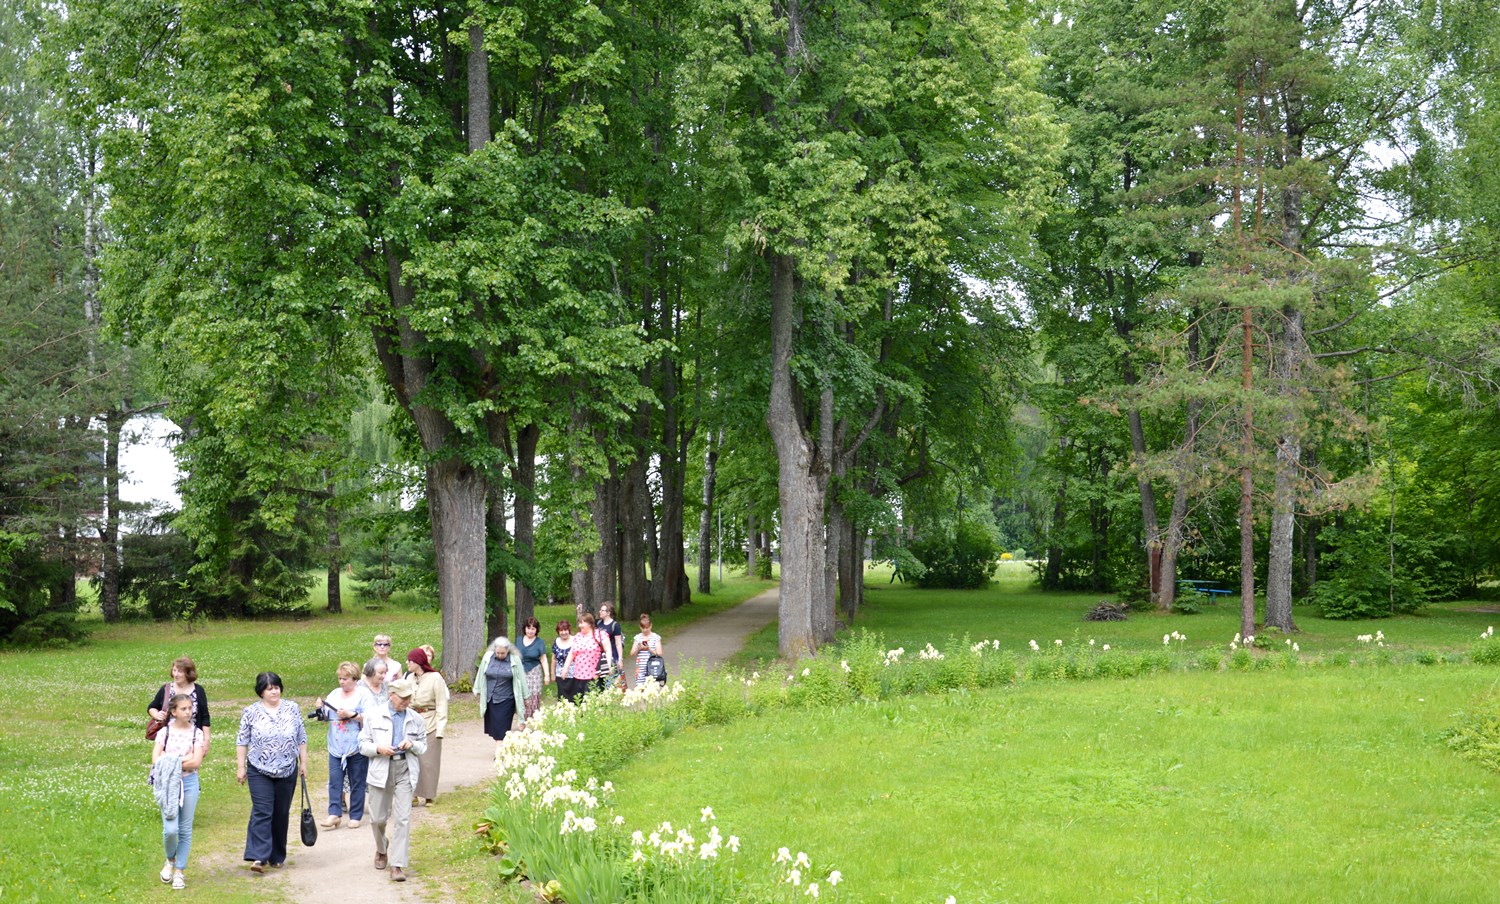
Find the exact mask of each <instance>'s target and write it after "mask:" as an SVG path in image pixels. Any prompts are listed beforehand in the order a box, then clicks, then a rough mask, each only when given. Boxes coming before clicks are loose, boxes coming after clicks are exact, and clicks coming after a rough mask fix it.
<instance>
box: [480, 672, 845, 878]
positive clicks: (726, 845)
mask: <svg viewBox="0 0 1500 904" xmlns="http://www.w3.org/2000/svg"><path fill="white" fill-rule="evenodd" d="M740 681H741V679H739V678H738V677H737V676H733V677H731V678H726V679H720V678H717V677H716V678H708V677H706V676H701V675H698V676H694V680H693V682H692V684H693V685H694V687H689V686H688V685H686V684H684V683H682V682H680V681H679V682H678V683H676V684H672V685H669V686H668V687H666V688H662V687H660V686H657V685H650V686H648V687H646V688H644V689H642V690H638V691H628V692H626V693H623V694H621V693H614V692H611V693H606V694H602V695H591V696H590V697H588V698H586V699H585V701H584V702H583V704H582V705H577V706H575V705H573V704H571V703H560V704H558V705H555V706H550V707H548V708H546V709H544V710H543V711H542V712H541V713H540V714H538V715H537V716H536V717H534V718H533V719H532V720H531V721H530V722H529V723H528V725H527V728H526V730H524V731H519V732H512V733H511V734H510V735H508V736H507V738H506V740H505V743H503V744H501V745H500V747H499V748H498V749H497V751H496V755H495V766H496V772H497V774H498V779H499V781H498V783H497V785H496V787H495V790H494V793H493V798H492V802H491V805H490V807H489V808H488V810H486V812H485V814H484V819H483V820H482V821H481V822H480V823H479V824H478V825H477V826H476V831H477V832H478V834H480V835H482V836H483V837H484V838H485V839H486V842H487V844H488V846H489V847H490V849H491V850H492V851H493V852H495V853H496V854H498V855H500V860H499V869H500V871H501V873H502V874H503V875H505V876H507V877H510V878H517V877H519V876H522V875H524V876H527V877H529V878H530V879H532V880H533V882H534V883H536V884H537V885H538V886H539V887H541V888H546V889H552V892H551V893H553V894H555V896H556V898H557V900H562V901H567V902H569V904H591V902H592V904H610V902H632V904H645V902H653V904H656V902H660V904H679V902H680V904H696V902H701V901H747V902H766V904H770V902H783V904H784V902H789V901H800V900H803V899H805V898H806V897H820V896H821V897H828V896H830V894H834V893H835V892H834V889H835V887H836V886H837V885H838V884H839V882H840V881H841V880H842V875H841V874H838V873H837V871H834V873H832V874H829V875H823V876H815V875H814V873H813V872H812V871H811V868H810V863H809V862H807V858H806V855H805V854H803V855H800V856H799V858H798V859H799V860H800V861H802V862H801V863H799V866H798V868H799V869H801V870H802V872H801V873H799V877H798V878H799V880H800V879H801V878H802V877H803V876H805V877H807V881H806V882H802V881H799V882H796V883H788V882H787V881H786V874H785V870H783V869H782V868H781V866H780V864H773V867H774V869H773V870H771V871H770V872H766V873H762V874H761V875H760V876H759V877H758V878H757V879H756V880H754V881H752V880H747V879H746V878H745V876H744V870H743V869H742V865H739V864H735V863H733V862H732V861H733V859H734V855H735V854H736V853H737V852H738V851H739V848H740V840H739V838H738V837H737V836H735V835H725V834H724V833H723V832H721V830H720V829H719V826H718V825H717V823H716V818H715V816H714V812H713V809H712V807H710V806H705V807H703V808H702V810H701V811H700V814H699V821H698V824H696V825H692V826H674V825H672V824H671V823H670V822H661V823H658V824H656V825H655V826H653V827H651V828H650V829H645V828H635V829H632V828H631V827H630V826H629V825H627V824H626V820H625V818H624V817H623V816H622V815H620V814H617V813H615V812H614V811H613V810H612V809H611V807H610V797H611V795H612V793H613V791H614V786H613V784H612V783H611V782H609V781H601V780H600V779H599V778H598V777H597V776H595V775H591V774H589V770H588V769H585V768H584V764H588V766H590V767H591V768H594V769H603V770H608V769H610V768H612V767H615V766H618V765H620V764H621V763H623V762H624V761H625V760H627V759H628V758H629V757H630V756H632V755H634V754H635V753H637V752H639V751H640V750H642V749H644V748H645V747H648V746H650V745H651V744H652V743H654V742H655V741H656V740H659V739H660V738H661V737H665V736H666V735H668V734H671V733H672V732H673V731H675V730H676V729H677V728H680V727H682V726H684V725H687V724H694V723H695V722H697V721H698V720H701V719H703V718H705V717H707V716H710V715H714V714H716V713H718V711H719V710H718V707H720V706H721V705H722V704H721V703H719V702H713V701H720V700H725V699H728V698H729V697H731V696H733V695H732V694H731V693H730V692H729V691H727V690H725V688H733V689H735V691H734V694H737V695H738V699H739V700H740V704H739V707H740V712H741V713H743V712H744V711H745V702H746V700H747V699H748V694H747V693H744V692H743V691H744V690H745V689H744V688H743V685H742V684H741V683H740ZM752 683H759V681H758V680H757V681H755V682H752ZM698 724H701V722H698ZM830 879H832V881H830ZM809 892H811V893H810V894H809Z"/></svg>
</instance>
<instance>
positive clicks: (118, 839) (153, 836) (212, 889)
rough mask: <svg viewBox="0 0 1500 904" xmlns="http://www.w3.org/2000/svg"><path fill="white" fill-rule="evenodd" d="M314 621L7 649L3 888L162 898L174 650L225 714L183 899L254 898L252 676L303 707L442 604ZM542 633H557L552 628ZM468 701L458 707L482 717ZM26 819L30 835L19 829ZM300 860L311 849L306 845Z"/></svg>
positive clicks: (425, 627) (667, 621) (130, 633)
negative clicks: (249, 785) (157, 772)
mask: <svg viewBox="0 0 1500 904" xmlns="http://www.w3.org/2000/svg"><path fill="white" fill-rule="evenodd" d="M769 586H771V584H770V583H769V582H763V581H749V580H746V579H744V578H739V579H735V578H732V577H731V578H730V579H729V580H728V581H726V582H725V584H724V585H723V586H719V587H717V588H716V592H715V593H714V595H713V596H710V597H699V602H697V603H694V604H693V605H692V606H689V607H686V608H684V609H682V610H679V611H677V612H673V613H669V614H666V615H663V616H660V617H659V619H658V622H657V624H658V626H659V628H661V629H662V630H663V633H664V635H665V636H667V637H670V636H671V630H672V628H673V627H674V626H677V625H681V624H684V623H686V622H688V621H691V620H693V619H695V618H702V617H703V616H705V615H709V614H712V613H714V612H717V611H721V610H722V609H724V608H727V607H728V606H730V605H733V604H734V603H736V602H740V601H743V600H744V599H747V598H748V597H750V596H752V595H754V594H755V593H758V592H760V591H761V590H764V589H765V588H767V587H769ZM322 592H323V588H322V584H321V583H319V585H318V587H317V588H316V590H315V594H317V595H315V597H314V599H315V603H314V606H315V612H316V613H317V614H315V615H314V616H313V617H311V618H308V619H304V620H301V621H257V622H244V621H228V622H212V623H207V624H203V625H200V626H197V627H195V628H193V629H192V630H187V629H186V628H184V626H182V625H178V624H166V625H160V624H150V623H130V624H122V625H109V626H107V625H104V624H103V623H102V622H97V615H95V616H92V617H93V618H94V619H95V620H96V621H95V624H94V625H93V627H94V631H93V636H92V642H91V643H90V644H89V645H88V646H87V647H84V648H82V649H78V650H56V651H34V652H33V651H5V652H0V674H3V675H5V680H4V681H3V682H0V710H3V711H4V712H7V713H9V714H11V718H12V721H11V722H9V723H8V724H7V727H6V728H5V730H4V731H0V764H3V765H0V800H3V801H4V802H5V805H4V812H5V814H6V817H7V819H6V826H7V829H8V831H6V832H5V833H4V837H3V840H0V899H3V900H5V901H6V902H11V901H43V902H52V901H68V900H90V901H136V900H142V899H144V898H146V897H148V896H151V897H154V896H156V895H159V894H161V888H160V882H159V881H158V880H157V878H156V870H157V869H158V868H159V867H160V866H161V862H160V855H159V853H158V852H159V850H160V846H161V836H160V832H161V823H160V819H159V817H158V816H157V814H156V812H155V810H154V808H153V805H152V801H151V797H150V789H149V788H147V787H146V784H145V777H146V771H147V766H148V764H149V763H150V746H149V743H148V742H147V741H146V740H145V738H144V736H143V732H144V731H145V722H146V718H145V711H146V703H147V702H148V701H149V700H150V698H151V695H152V694H153V693H154V691H155V689H156V688H158V687H160V686H161V683H162V682H163V681H164V680H166V678H167V676H168V670H169V666H170V664H171V661H172V659H173V658H175V657H177V656H180V655H184V654H186V655H190V656H192V657H193V658H194V659H195V660H196V662H197V664H198V668H199V671H200V680H201V683H202V684H203V686H204V688H205V689H206V691H207V693H208V696H209V703H210V708H211V710H212V713H213V717H214V719H213V720H214V731H215V733H214V740H213V747H212V751H211V752H210V754H209V758H208V760H207V762H205V763H204V766H203V771H202V776H203V796H202V798H201V800H200V802H199V806H198V816H197V820H196V821H195V826H194V839H193V841H194V843H193V863H192V865H191V866H190V868H189V882H190V886H189V889H188V891H187V892H186V893H185V894H177V895H175V896H174V898H175V899H181V900H185V901H194V900H205V901H206V900H213V901H215V902H216V904H235V902H239V901H252V900H256V896H255V895H254V893H253V891H252V890H251V889H250V888H248V887H247V886H246V885H245V884H244V883H243V882H242V881H240V880H239V879H238V877H237V875H236V874H235V870H236V869H237V868H238V867H239V865H240V848H241V846H242V844H243V842H244V832H245V818H246V815H247V813H248V812H249V810H248V803H247V798H246V797H245V794H244V790H243V789H242V788H240V787H239V786H238V785H237V784H235V781H234V731H235V729H236V727H237V726H238V720H239V711H240V709H242V708H243V707H244V705H245V704H247V703H249V702H250V701H251V700H253V696H254V693H253V689H254V683H255V675H256V673H257V672H259V671H261V670H263V669H271V670H274V671H276V672H277V673H279V674H280V675H281V677H282V680H283V681H284V682H285V686H286V691H287V694H288V696H289V697H290V698H291V699H295V700H297V701H299V702H300V703H301V704H302V705H303V706H304V708H305V707H306V706H307V705H308V704H310V703H311V701H312V700H313V698H314V697H316V696H318V695H320V694H324V693H327V692H328V691H329V690H330V689H332V688H333V687H334V686H335V684H336V681H335V678H334V671H335V669H336V668H337V666H338V663H339V661H340V660H342V659H351V660H355V661H358V662H363V660H364V658H366V657H368V656H369V655H370V640H371V638H372V637H373V636H374V635H375V634H376V633H377V632H382V631H383V632H386V633H389V634H391V635H392V636H393V637H394V639H395V642H396V645H397V647H398V651H397V652H398V655H399V654H401V653H404V652H405V651H406V650H407V649H410V648H411V647H413V646H416V645H417V644H419V643H424V642H427V643H432V644H433V645H434V646H440V645H441V644H440V641H441V632H440V630H439V628H440V624H439V619H438V616H437V614H436V613H435V612H409V611H402V610H399V609H386V610H383V611H379V612H371V611H368V610H366V609H365V608H364V607H362V606H360V605H358V604H355V603H352V602H351V601H352V597H351V596H349V595H346V596H345V601H346V602H345V612H344V614H342V615H328V614H326V613H324V612H322V611H321V608H320V606H321V598H320V595H321V594H322ZM538 617H539V618H540V619H541V620H542V622H543V623H544V625H549V624H551V623H555V622H556V621H557V620H558V619H559V618H562V617H568V618H572V607H562V606H556V607H543V608H542V611H541V612H540V613H539V614H538ZM544 636H546V637H548V638H551V637H552V632H551V630H550V628H549V629H547V630H545V631H544ZM476 712H477V710H474V709H473V707H472V706H469V708H468V710H467V711H465V710H463V709H460V710H459V711H458V712H457V713H455V715H454V718H475V717H476ZM309 738H310V748H311V749H312V751H313V756H312V761H313V780H314V781H317V780H318V776H319V775H322V774H324V773H323V772H322V770H323V768H324V767H323V766H322V765H321V764H322V763H323V761H324V757H323V756H322V750H323V745H324V743H325V738H326V734H325V733H324V732H323V731H321V730H318V729H316V728H314V729H311V730H309ZM18 829H21V830H18ZM293 854H294V859H295V857H296V856H315V855H314V854H310V853H309V854H302V853H301V852H300V848H298V846H297V845H296V844H295V842H294V844H293Z"/></svg>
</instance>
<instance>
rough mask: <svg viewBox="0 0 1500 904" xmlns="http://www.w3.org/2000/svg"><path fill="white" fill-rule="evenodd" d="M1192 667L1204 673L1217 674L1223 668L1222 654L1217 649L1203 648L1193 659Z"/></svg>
mask: <svg viewBox="0 0 1500 904" xmlns="http://www.w3.org/2000/svg"><path fill="white" fill-rule="evenodd" d="M1193 665H1194V667H1196V668H1199V669H1202V670H1203V671H1205V672H1217V671H1218V670H1219V669H1221V668H1223V666H1224V654H1223V653H1221V652H1220V651H1219V648H1218V647H1204V648H1203V649H1201V650H1199V651H1198V655H1197V656H1195V657H1193Z"/></svg>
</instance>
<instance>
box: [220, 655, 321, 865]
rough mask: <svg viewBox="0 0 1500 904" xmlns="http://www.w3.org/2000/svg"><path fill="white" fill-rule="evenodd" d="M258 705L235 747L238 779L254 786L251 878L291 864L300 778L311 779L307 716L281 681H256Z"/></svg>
mask: <svg viewBox="0 0 1500 904" xmlns="http://www.w3.org/2000/svg"><path fill="white" fill-rule="evenodd" d="M255 695H256V696H257V697H259V698H260V702H259V703H252V704H250V705H249V706H247V707H245V712H244V714H243V715H241V716H240V733H239V735H238V736H237V737H236V738H235V741H234V755H235V777H236V778H237V779H238V780H239V783H240V784H242V785H243V784H247V783H248V784H249V785H250V824H249V826H247V827H246V829H245V858H244V859H246V860H248V861H250V870H251V872H256V873H260V872H265V869H266V864H267V863H269V864H270V865H271V866H275V867H279V866H281V865H282V864H283V863H285V862H286V831H287V826H288V825H289V824H290V822H291V810H292V798H293V797H295V796H296V793H297V776H299V775H300V776H302V777H303V778H306V777H307V729H306V728H305V727H303V725H302V711H301V710H300V709H298V708H297V704H296V703H295V702H293V701H291V700H283V699H282V698H281V676H280V675H278V674H276V673H275V672H261V673H260V674H259V675H256V676H255Z"/></svg>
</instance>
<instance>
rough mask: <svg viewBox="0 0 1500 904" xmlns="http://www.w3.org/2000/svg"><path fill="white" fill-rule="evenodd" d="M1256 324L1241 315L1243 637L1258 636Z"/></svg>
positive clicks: (1248, 314) (1245, 313)
mask: <svg viewBox="0 0 1500 904" xmlns="http://www.w3.org/2000/svg"><path fill="white" fill-rule="evenodd" d="M1254 327H1255V322H1254V319H1253V317H1252V315H1251V312H1250V309H1249V308H1248V307H1247V308H1244V309H1243V310H1242V311H1241V314H1240V329H1241V333H1240V336H1241V340H1240V341H1241V348H1240V354H1241V355H1242V358H1241V362H1240V388H1241V389H1242V390H1243V391H1244V393H1245V410H1244V413H1243V416H1242V419H1241V422H1240V443H1241V446H1240V455H1241V456H1242V459H1243V460H1242V461H1241V462H1240V510H1239V521H1240V634H1241V635H1242V636H1245V637H1249V636H1252V635H1254V634H1255V475H1254V473H1253V470H1252V467H1251V466H1252V463H1253V461H1254V458H1255V409H1254V407H1252V406H1251V404H1250V391H1251V388H1252V386H1253V384H1254V379H1255V357H1254V356H1255V329H1254Z"/></svg>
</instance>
